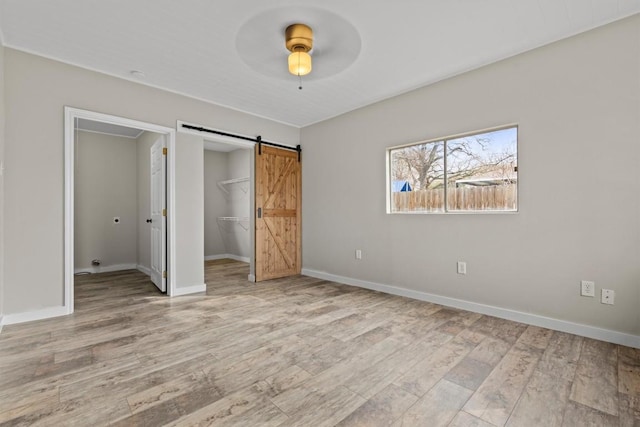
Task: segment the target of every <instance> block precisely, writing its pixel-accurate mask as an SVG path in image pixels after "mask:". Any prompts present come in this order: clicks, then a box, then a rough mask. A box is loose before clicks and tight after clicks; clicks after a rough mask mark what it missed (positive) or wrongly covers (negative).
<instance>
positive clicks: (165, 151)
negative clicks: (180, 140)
mask: <svg viewBox="0 0 640 427" xmlns="http://www.w3.org/2000/svg"><path fill="white" fill-rule="evenodd" d="M162 154H164V155H165V156H166V155H167V147H162Z"/></svg>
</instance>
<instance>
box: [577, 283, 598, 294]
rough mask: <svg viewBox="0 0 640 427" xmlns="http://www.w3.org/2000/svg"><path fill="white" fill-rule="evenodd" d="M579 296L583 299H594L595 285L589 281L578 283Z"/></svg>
mask: <svg viewBox="0 0 640 427" xmlns="http://www.w3.org/2000/svg"><path fill="white" fill-rule="evenodd" d="M580 295H582V296H583V297H595V296H596V283H595V282H591V281H589V280H583V281H582V282H580Z"/></svg>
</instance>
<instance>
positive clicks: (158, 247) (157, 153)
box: [151, 137, 167, 292]
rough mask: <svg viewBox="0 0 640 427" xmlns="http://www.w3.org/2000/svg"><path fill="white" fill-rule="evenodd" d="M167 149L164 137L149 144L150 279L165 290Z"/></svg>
mask: <svg viewBox="0 0 640 427" xmlns="http://www.w3.org/2000/svg"><path fill="white" fill-rule="evenodd" d="M166 153H167V149H166V146H165V138H164V137H161V138H159V139H158V140H157V141H156V142H155V143H154V144H153V145H152V146H151V281H152V282H153V283H154V284H155V285H156V286H157V287H158V289H160V290H161V291H162V292H166V291H167V191H166V182H167V181H166V176H167V161H166V159H167V156H166Z"/></svg>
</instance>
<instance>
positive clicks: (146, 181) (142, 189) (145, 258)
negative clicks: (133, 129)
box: [136, 132, 162, 270]
mask: <svg viewBox="0 0 640 427" xmlns="http://www.w3.org/2000/svg"><path fill="white" fill-rule="evenodd" d="M161 137H162V135H160V134H157V133H153V132H143V133H142V135H140V136H139V137H138V139H137V140H136V151H137V174H138V176H137V185H138V196H137V198H138V202H137V203H138V206H137V208H138V212H137V215H138V233H137V236H136V237H137V262H138V266H139V267H142V269H146V270H150V269H151V224H148V223H147V222H146V221H147V219H148V218H151V146H152V145H153V144H154V143H155V142H156V141H157V140H158V138H161Z"/></svg>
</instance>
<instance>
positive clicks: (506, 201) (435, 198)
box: [392, 184, 518, 212]
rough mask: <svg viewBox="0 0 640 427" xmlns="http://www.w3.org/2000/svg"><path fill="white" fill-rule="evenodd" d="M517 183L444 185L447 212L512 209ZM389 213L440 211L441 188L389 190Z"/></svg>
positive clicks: (514, 202) (442, 207) (442, 197)
mask: <svg viewBox="0 0 640 427" xmlns="http://www.w3.org/2000/svg"><path fill="white" fill-rule="evenodd" d="M517 191H518V186H517V185H516V184H507V185H487V186H477V187H471V186H468V187H460V188H456V187H449V188H447V202H448V203H447V209H448V210H449V211H456V210H460V211H493V210H515V209H516V200H517ZM392 208H393V212H442V211H444V189H442V188H438V189H430V190H418V191H406V192H399V193H393V207H392Z"/></svg>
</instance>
